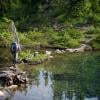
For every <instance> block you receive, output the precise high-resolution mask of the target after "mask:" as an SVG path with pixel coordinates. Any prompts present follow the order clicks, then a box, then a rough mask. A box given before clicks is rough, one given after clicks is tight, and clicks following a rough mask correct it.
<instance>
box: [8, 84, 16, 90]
mask: <svg viewBox="0 0 100 100" xmlns="http://www.w3.org/2000/svg"><path fill="white" fill-rule="evenodd" d="M17 87H18V85H11V86H8V87H7V89H10V90H11V89H16V88H17Z"/></svg>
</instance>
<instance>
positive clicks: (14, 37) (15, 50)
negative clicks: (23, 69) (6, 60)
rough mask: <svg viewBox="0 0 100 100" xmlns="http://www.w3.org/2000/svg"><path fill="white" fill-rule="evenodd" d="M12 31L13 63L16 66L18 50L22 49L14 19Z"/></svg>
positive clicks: (11, 49)
mask: <svg viewBox="0 0 100 100" xmlns="http://www.w3.org/2000/svg"><path fill="white" fill-rule="evenodd" d="M10 31H11V32H12V44H11V46H10V51H11V53H12V55H13V64H14V66H15V64H16V61H17V59H18V51H20V44H19V38H18V35H17V32H16V27H15V25H14V22H13V21H12V22H11V26H10Z"/></svg>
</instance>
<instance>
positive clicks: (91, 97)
mask: <svg viewBox="0 0 100 100" xmlns="http://www.w3.org/2000/svg"><path fill="white" fill-rule="evenodd" d="M0 53H1V54H0V70H2V69H4V68H5V67H7V66H9V65H10V64H11V55H9V50H7V49H4V48H2V49H0ZM53 56H54V58H52V59H51V60H49V61H47V62H45V63H43V64H39V65H31V66H30V65H18V66H19V67H20V68H21V69H23V70H24V71H26V72H27V74H28V77H29V82H28V84H26V85H22V86H20V87H18V88H17V89H15V90H11V91H10V94H11V95H9V96H8V99H7V100H100V51H95V52H86V53H76V54H74V53H72V54H70V53H65V54H53ZM0 100H1V99H0Z"/></svg>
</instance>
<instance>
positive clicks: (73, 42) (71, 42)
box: [68, 39, 80, 48]
mask: <svg viewBox="0 0 100 100" xmlns="http://www.w3.org/2000/svg"><path fill="white" fill-rule="evenodd" d="M79 45H80V44H79V41H78V40H77V39H70V40H69V41H68V47H70V48H75V47H78V46H79Z"/></svg>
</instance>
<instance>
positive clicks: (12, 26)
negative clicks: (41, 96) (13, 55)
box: [10, 21, 19, 44]
mask: <svg viewBox="0 0 100 100" xmlns="http://www.w3.org/2000/svg"><path fill="white" fill-rule="evenodd" d="M10 32H11V33H12V42H16V43H17V44H19V38H18V34H17V32H16V27H15V24H14V22H13V21H12V22H11V24H10Z"/></svg>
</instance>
